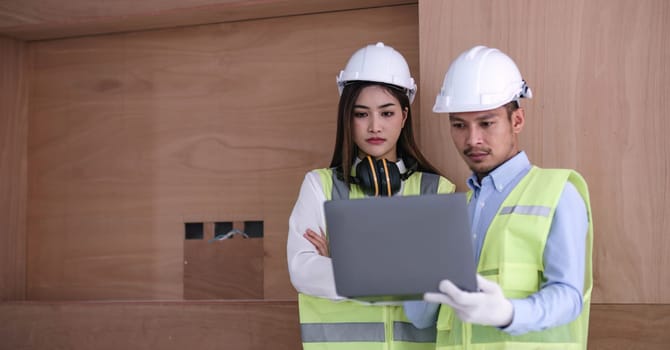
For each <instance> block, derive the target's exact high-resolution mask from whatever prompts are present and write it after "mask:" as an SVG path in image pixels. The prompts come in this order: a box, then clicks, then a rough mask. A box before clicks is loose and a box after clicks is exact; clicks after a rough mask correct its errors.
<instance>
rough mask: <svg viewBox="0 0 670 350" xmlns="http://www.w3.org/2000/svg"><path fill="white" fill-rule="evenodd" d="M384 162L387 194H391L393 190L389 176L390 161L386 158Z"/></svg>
mask: <svg viewBox="0 0 670 350" xmlns="http://www.w3.org/2000/svg"><path fill="white" fill-rule="evenodd" d="M382 163H383V164H384V175H385V176H386V188H387V190H386V195H387V196H389V197H390V196H391V195H392V194H393V192H391V178H390V177H389V167H388V165H387V164H388V162H387V161H386V159H382Z"/></svg>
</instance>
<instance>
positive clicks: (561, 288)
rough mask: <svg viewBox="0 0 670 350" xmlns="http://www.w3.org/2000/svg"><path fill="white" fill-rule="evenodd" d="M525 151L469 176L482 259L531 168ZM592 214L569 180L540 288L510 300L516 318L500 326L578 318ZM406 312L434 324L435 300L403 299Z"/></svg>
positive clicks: (535, 326) (420, 323)
mask: <svg viewBox="0 0 670 350" xmlns="http://www.w3.org/2000/svg"><path fill="white" fill-rule="evenodd" d="M530 169H531V164H530V162H529V161H528V157H527V156H526V153H525V152H520V153H519V154H517V155H516V156H514V157H513V158H511V159H510V160H508V161H507V162H505V163H503V164H502V165H500V166H499V167H498V168H496V169H495V170H494V171H492V172H491V173H490V174H489V175H487V176H486V177H484V178H483V179H482V180H481V183H480V182H478V181H477V177H476V176H475V175H474V174H473V175H472V176H471V177H470V178H469V179H468V181H467V183H468V187H470V189H471V190H472V192H473V195H472V198H471V200H470V202H469V204H468V205H469V208H468V209H469V213H470V220H471V224H472V231H473V233H472V235H473V242H474V249H475V257H476V260H477V262H479V256H480V254H481V250H482V246H483V244H484V239H485V238H486V232H487V231H488V228H489V225H490V224H491V221H492V220H493V218H494V216H495V215H496V213H497V212H498V209H499V208H500V206H501V205H502V203H503V201H504V200H505V198H507V196H508V195H509V193H510V192H511V191H512V190H513V189H514V187H516V185H517V184H518V183H519V181H521V179H522V178H523V177H524V176H525V175H526V174H527V173H528V171H530ZM587 230H588V215H587V210H586V205H585V203H584V200H583V199H582V197H581V195H580V194H579V192H578V191H577V189H576V188H575V187H574V186H573V185H572V184H571V183H566V185H565V187H564V188H563V192H562V193H561V197H560V199H559V202H558V206H557V207H556V212H555V214H554V218H553V221H552V224H551V229H550V231H549V236H548V238H547V243H546V246H545V250H544V265H545V266H544V267H545V271H544V277H545V278H546V281H545V282H544V283H543V284H542V286H541V289H540V290H539V291H538V292H536V293H534V294H532V295H530V296H529V297H527V298H524V299H511V302H512V305H513V306H514V317H513V319H512V323H511V324H510V325H509V326H507V327H505V328H503V329H502V330H503V331H505V332H507V333H509V334H512V335H520V334H524V333H527V332H531V331H540V330H543V329H546V328H550V327H556V326H559V325H562V324H565V323H568V322H571V321H572V320H574V319H575V318H576V317H577V316H579V314H580V313H581V311H582V289H583V287H584V265H585V259H586V235H587ZM404 306H405V312H406V314H407V317H408V318H409V319H410V320H411V321H412V322H413V323H414V325H415V326H417V327H419V328H422V327H424V328H425V327H428V326H432V325H434V324H435V320H436V317H437V315H436V312H437V305H430V304H428V303H425V302H407V303H405V305H404Z"/></svg>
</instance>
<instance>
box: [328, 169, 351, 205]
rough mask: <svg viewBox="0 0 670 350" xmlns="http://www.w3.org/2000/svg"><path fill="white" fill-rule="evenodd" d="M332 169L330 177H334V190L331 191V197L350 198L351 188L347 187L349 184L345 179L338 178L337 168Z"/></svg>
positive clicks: (334, 198) (337, 198) (336, 198)
mask: <svg viewBox="0 0 670 350" xmlns="http://www.w3.org/2000/svg"><path fill="white" fill-rule="evenodd" d="M330 171H331V175H330V177H331V178H332V179H333V190H332V191H331V199H333V200H339V199H349V188H348V187H347V184H346V183H344V181H343V180H340V179H338V178H337V174H336V173H335V168H331V169H330Z"/></svg>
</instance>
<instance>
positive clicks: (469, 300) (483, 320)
mask: <svg viewBox="0 0 670 350" xmlns="http://www.w3.org/2000/svg"><path fill="white" fill-rule="evenodd" d="M477 285H479V292H476V293H470V292H464V291H462V290H460V289H459V288H458V287H456V285H454V284H453V283H452V282H451V281H449V280H443V281H442V282H440V288H439V289H440V291H441V292H442V293H426V294H424V296H423V300H425V301H428V302H431V303H441V304H447V305H449V306H451V307H452V308H453V309H454V311H455V312H456V314H457V315H458V317H459V318H460V319H461V320H462V321H464V322H468V323H476V324H481V325H487V326H495V327H506V326H508V325H509V324H510V323H511V322H512V317H513V316H514V307H513V306H512V303H511V302H510V301H509V300H507V299H506V298H505V296H504V295H503V292H502V289H501V288H500V286H499V285H498V284H497V283H495V282H492V281H489V280H487V279H486V278H484V277H482V276H481V275H479V274H478V275H477Z"/></svg>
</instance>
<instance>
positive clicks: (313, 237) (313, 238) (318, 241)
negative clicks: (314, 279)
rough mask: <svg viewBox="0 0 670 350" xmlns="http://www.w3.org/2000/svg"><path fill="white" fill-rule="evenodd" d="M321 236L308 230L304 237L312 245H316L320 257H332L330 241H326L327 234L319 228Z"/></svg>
mask: <svg viewBox="0 0 670 350" xmlns="http://www.w3.org/2000/svg"><path fill="white" fill-rule="evenodd" d="M319 231H320V232H321V234H318V233H316V232H314V231H312V230H311V229H307V231H305V234H303V237H305V238H306V239H307V240H308V241H309V242H310V243H312V244H313V245H314V247H315V248H316V251H317V252H319V255H323V256H326V257H330V252H329V251H328V240H326V234H324V233H323V229H321V227H319Z"/></svg>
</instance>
